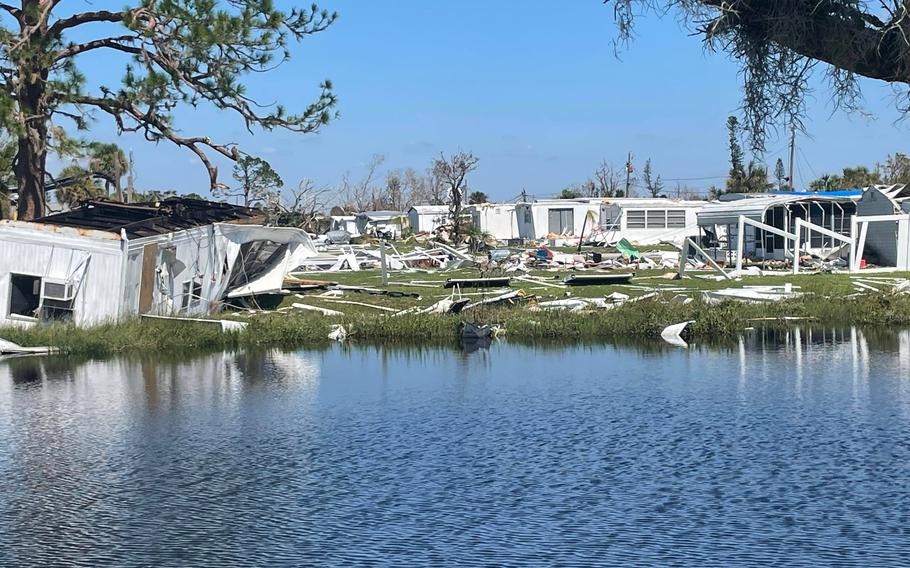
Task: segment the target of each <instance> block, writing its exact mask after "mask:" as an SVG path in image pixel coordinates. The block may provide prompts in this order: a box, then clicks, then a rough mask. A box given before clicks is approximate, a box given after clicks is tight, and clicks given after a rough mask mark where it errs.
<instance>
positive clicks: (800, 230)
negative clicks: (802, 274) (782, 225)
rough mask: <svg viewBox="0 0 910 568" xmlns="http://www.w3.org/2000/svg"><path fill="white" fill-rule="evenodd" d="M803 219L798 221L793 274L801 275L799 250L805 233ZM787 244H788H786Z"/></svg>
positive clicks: (794, 242)
mask: <svg viewBox="0 0 910 568" xmlns="http://www.w3.org/2000/svg"><path fill="white" fill-rule="evenodd" d="M801 223H802V219H797V220H796V238H795V239H793V274H799V249H800V247H801V245H800V238H801V237H802V233H803V226H802V224H801ZM784 244H786V243H784Z"/></svg>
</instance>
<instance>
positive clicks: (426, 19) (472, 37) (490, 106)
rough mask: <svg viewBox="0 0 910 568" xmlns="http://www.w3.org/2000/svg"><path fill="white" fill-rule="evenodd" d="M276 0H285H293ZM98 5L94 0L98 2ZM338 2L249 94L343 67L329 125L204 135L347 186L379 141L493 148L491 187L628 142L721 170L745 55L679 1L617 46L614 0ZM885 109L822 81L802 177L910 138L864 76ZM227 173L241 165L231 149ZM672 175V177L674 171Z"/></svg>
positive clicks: (173, 171)
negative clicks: (733, 54) (731, 51)
mask: <svg viewBox="0 0 910 568" xmlns="http://www.w3.org/2000/svg"><path fill="white" fill-rule="evenodd" d="M279 4H284V3H283V2H279ZM93 6H95V7H98V5H97V3H93ZM321 6H323V7H325V8H328V9H330V10H336V11H337V12H338V13H339V19H338V21H337V23H336V24H335V25H334V26H332V27H331V28H330V29H329V30H328V31H326V32H324V33H322V34H319V35H317V36H313V37H310V38H307V39H305V40H304V41H303V42H301V43H299V44H295V45H294V46H293V47H292V54H293V59H292V60H291V61H290V62H289V63H287V64H285V65H284V66H282V67H281V68H279V70H277V71H275V72H272V73H270V74H266V75H257V76H254V77H251V78H250V79H249V81H248V85H249V87H250V92H251V93H253V94H255V95H257V96H259V98H260V99H261V100H263V101H274V100H280V101H281V102H282V103H284V104H285V105H286V106H287V107H288V108H289V109H290V110H295V109H302V108H303V107H304V106H305V105H306V104H307V103H308V102H309V101H310V100H312V98H313V97H314V96H315V94H316V92H317V87H318V84H319V81H320V80H322V79H325V78H328V79H331V80H332V81H333V83H334V85H335V90H336V93H337V95H338V97H339V106H338V110H339V112H340V113H341V117H340V118H339V119H338V120H337V121H335V122H333V123H331V124H329V125H328V126H327V127H325V128H324V129H323V130H322V131H320V132H319V133H318V134H314V135H294V134H290V133H287V132H280V131H275V132H270V133H257V134H256V135H254V136H251V135H249V134H247V133H245V131H244V130H243V125H242V123H241V121H240V120H239V119H238V118H237V117H235V116H233V115H232V114H229V113H224V112H217V111H214V110H212V109H194V110H182V111H180V112H179V113H178V121H177V124H178V126H179V127H180V128H181V130H182V131H183V132H184V133H186V134H188V135H190V134H192V135H197V134H205V135H208V136H210V137H212V138H213V139H216V140H220V141H231V142H239V143H241V147H242V148H243V149H244V150H245V151H247V152H250V153H252V154H257V155H261V156H262V157H264V158H266V159H268V160H269V161H270V162H271V163H272V164H273V166H274V167H275V169H276V170H278V172H279V173H280V174H281V175H282V177H283V178H284V180H285V182H286V183H287V184H288V185H291V184H293V185H296V184H297V182H298V181H299V180H300V179H301V178H310V179H312V180H314V181H315V182H316V183H317V184H319V185H331V184H336V183H338V182H339V181H340V180H341V177H342V176H343V175H344V174H345V172H350V173H351V175H352V176H354V177H356V176H358V175H362V173H363V170H364V166H365V164H366V163H367V162H368V161H369V160H370V157H371V156H372V155H373V154H383V155H385V157H386V161H385V164H384V168H386V169H389V168H392V169H394V168H404V167H409V166H410V167H415V168H417V169H419V170H423V169H424V168H425V167H426V166H427V165H428V164H429V163H430V161H431V160H432V159H433V158H434V157H435V156H437V155H438V154H439V152H440V151H444V152H446V153H449V152H453V151H456V150H458V149H464V150H470V151H472V152H474V154H475V155H477V156H478V157H479V158H480V162H479V165H478V168H477V170H476V172H475V173H474V174H472V177H471V178H470V183H471V185H472V187H473V189H476V190H482V191H484V192H486V193H487V194H488V195H490V196H491V197H493V198H494V199H500V200H507V199H511V198H513V197H515V196H516V195H517V194H519V193H520V192H521V191H522V190H523V189H525V190H527V191H528V192H529V193H530V194H532V195H538V196H546V195H550V194H553V193H556V192H558V191H559V190H560V189H561V188H563V187H565V186H567V185H569V184H571V183H575V182H580V181H583V180H584V179H585V178H586V177H587V176H588V175H589V174H590V173H591V172H592V171H593V169H594V168H595V167H596V166H597V164H598V163H599V162H600V161H601V159H606V160H607V161H608V162H612V163H613V164H615V165H616V166H621V165H622V163H623V162H624V160H625V155H626V153H627V152H628V151H632V152H633V154H634V155H635V156H636V159H635V161H636V163H637V166H638V168H639V170H640V169H641V167H642V166H643V164H644V160H645V159H646V158H648V157H650V158H651V159H652V162H653V166H654V170H655V173H659V174H661V175H662V176H663V177H664V178H665V179H670V180H672V179H677V178H712V177H718V178H721V179H705V180H692V181H686V182H684V183H686V184H688V185H689V186H691V187H692V188H695V189H704V188H706V187H707V186H708V185H710V184H711V183H717V184H718V185H720V184H722V183H723V179H722V177H723V176H724V174H725V172H726V170H727V167H728V166H727V148H726V131H725V121H726V117H727V116H728V115H729V114H732V113H736V112H737V108H738V106H739V104H740V84H741V82H740V78H739V76H738V66H737V65H736V63H735V62H731V61H730V60H729V59H728V58H727V57H726V56H724V55H723V54H713V53H706V52H705V50H704V48H703V46H702V43H701V42H700V40H699V39H698V38H696V37H691V36H690V35H689V33H688V32H687V31H686V30H685V29H683V28H682V27H681V25H680V24H679V22H678V21H677V20H676V19H675V17H673V16H672V15H671V16H667V17H664V18H657V17H655V16H648V17H645V18H642V19H641V20H640V21H639V26H638V37H637V38H636V40H635V41H634V43H633V44H631V45H630V46H629V47H628V48H625V49H623V50H622V51H621V52H620V54H619V57H617V56H616V55H615V54H614V44H613V41H614V39H615V37H616V34H615V28H614V27H613V21H612V11H611V8H610V6H608V5H606V6H605V5H604V4H603V3H602V2H601V1H600V0H585V1H582V0H577V1H573V2H566V3H553V2H538V1H525V2H521V3H519V2H502V1H494V2H489V1H487V2H483V1H468V0H465V1H459V2H454V1H433V2H428V1H426V0H424V1H410V0H400V1H394V2H390V1H380V0H375V1H369V2H367V1H363V0H360V1H357V0H335V1H331V2H329V1H326V2H323V3H322V4H321ZM118 61H119V60H118V58H117V57H115V56H107V55H101V56H98V55H92V56H86V57H85V58H84V59H83V62H82V68H83V70H84V71H85V73H86V75H87V76H88V77H89V80H90V84H91V83H95V84H97V83H99V82H103V83H105V84H109V85H115V84H116V83H117V82H118V81H119V77H120V73H119V72H116V73H111V70H112V69H119V68H120V65H119V64H118ZM864 88H865V92H866V106H867V110H868V111H869V112H871V113H872V114H874V115H875V118H874V119H869V118H866V117H861V116H856V115H853V116H851V115H846V114H844V113H842V112H837V113H834V114H832V106H831V104H830V95H829V93H828V92H827V91H826V89H825V87H824V85H822V84H819V85H818V89H817V91H816V92H815V94H814V96H813V98H812V100H811V101H810V104H809V107H810V115H809V117H808V120H807V126H808V128H809V134H810V135H811V138H807V137H805V136H803V137H800V138H799V140H798V148H799V152H798V160H797V175H796V181H797V184H798V185H801V184H803V183H808V182H809V181H810V180H811V179H813V178H814V177H816V176H817V175H820V174H822V173H824V172H827V171H836V170H839V169H840V168H841V167H843V166H845V165H857V164H868V165H874V163H875V162H877V161H881V160H883V159H884V157H885V156H886V155H887V154H888V153H891V152H895V151H903V152H908V150H910V149H908V148H907V145H906V144H905V143H904V140H905V139H906V138H907V135H908V132H910V130H908V129H910V125H908V123H901V122H896V121H897V119H898V118H899V116H898V113H897V111H896V110H895V109H894V104H893V97H894V95H893V93H892V91H891V89H890V87H888V86H887V85H882V84H876V83H874V82H869V83H865V84H864ZM91 136H92V137H93V138H96V139H102V140H116V141H118V142H119V143H120V144H121V145H122V146H123V147H125V148H132V149H133V150H134V154H135V157H136V171H137V185H138V186H139V187H140V188H174V189H178V190H179V191H183V192H188V191H197V192H204V191H205V190H206V189H207V187H208V182H207V176H206V174H205V171H204V170H203V168H202V166H201V165H199V164H198V162H196V160H195V158H194V156H193V155H192V154H191V153H189V152H188V151H186V150H181V149H177V148H174V147H172V146H168V145H166V144H164V143H162V144H160V145H158V146H154V145H150V144H148V143H145V142H143V141H142V140H140V139H138V138H136V137H129V136H125V137H122V138H120V139H119V140H117V138H116V136H115V135H114V134H113V131H112V129H111V126H110V124H109V123H108V122H106V121H104V120H99V121H98V122H96V124H95V125H94V127H93V131H92V133H91ZM768 150H769V152H768V153H767V154H766V156H765V161H766V162H767V163H769V164H771V165H773V163H774V160H775V159H776V158H777V157H783V158H784V159H785V160H786V141H784V140H771V141H769V143H768ZM219 163H220V167H221V178H222V180H223V181H225V182H230V181H231V180H230V163H229V162H226V161H223V162H219ZM667 185H669V186H672V185H674V182H668V184H667Z"/></svg>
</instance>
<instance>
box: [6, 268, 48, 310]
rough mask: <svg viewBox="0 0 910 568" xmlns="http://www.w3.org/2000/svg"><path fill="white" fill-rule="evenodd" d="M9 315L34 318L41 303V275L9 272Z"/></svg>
mask: <svg viewBox="0 0 910 568" xmlns="http://www.w3.org/2000/svg"><path fill="white" fill-rule="evenodd" d="M9 283H10V297H9V313H10V315H17V316H24V317H28V318H34V317H36V316H37V315H38V306H40V305H41V277H40V276H27V275H25V274H10V275H9Z"/></svg>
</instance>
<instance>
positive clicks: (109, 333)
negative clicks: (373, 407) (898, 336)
mask: <svg viewBox="0 0 910 568" xmlns="http://www.w3.org/2000/svg"><path fill="white" fill-rule="evenodd" d="M372 276H375V275H372ZM372 276H371V275H369V274H359V275H358V276H356V277H351V278H349V280H348V283H353V282H351V280H353V279H354V278H359V279H366V278H372ZM775 278H777V277H771V278H768V277H763V278H755V279H748V278H747V279H744V281H743V282H738V283H736V284H735V285H737V286H743V285H755V284H771V283H776V282H775V281H774V279H775ZM781 279H782V280H786V281H788V282H791V283H793V284H794V285H796V286H800V288H801V289H802V290H803V291H804V292H806V293H805V294H804V295H803V296H801V297H799V298H794V299H790V300H786V301H782V302H776V303H766V304H744V303H738V302H724V303H720V304H710V303H707V302H704V301H702V300H701V299H700V297H699V296H698V295H697V294H691V297H693V301H692V302H690V303H685V304H684V303H681V302H679V301H677V300H674V299H673V298H674V297H677V296H678V295H679V292H678V291H675V290H673V291H668V292H662V293H661V294H660V295H659V296H657V297H653V298H649V299H644V300H641V301H638V302H632V303H627V304H624V305H621V306H618V307H615V308H614V309H612V310H605V311H603V310H601V311H592V312H543V311H537V312H535V311H531V310H529V309H527V308H526V307H516V308H489V309H485V310H477V311H475V312H470V313H469V314H467V315H462V316H456V315H421V316H398V317H389V315H388V314H387V313H385V312H377V311H375V310H373V309H370V308H364V307H359V306H354V305H339V304H337V303H334V304H333V303H331V302H328V301H326V300H325V299H319V298H316V297H315V296H313V297H309V296H305V297H304V298H303V299H304V300H306V303H308V304H312V305H324V306H326V307H331V308H332V309H336V310H344V315H342V316H335V317H329V316H323V315H320V314H315V313H313V312H302V311H296V310H288V311H285V312H279V313H260V314H243V313H236V314H232V315H229V316H227V317H231V318H232V319H240V320H243V321H246V322H248V325H247V326H246V328H245V329H244V330H243V331H240V332H236V333H223V332H222V331H221V329H220V327H219V326H217V325H212V324H210V323H208V324H207V323H197V322H176V321H162V320H131V321H126V322H122V323H117V324H108V325H101V326H97V327H93V328H88V329H79V328H75V327H72V326H65V325H48V326H38V327H33V328H27V329H21V328H10V329H2V330H0V337H2V338H4V339H7V340H10V341H13V342H16V343H19V344H21V345H26V346H37V345H48V346H53V347H57V348H59V349H60V350H61V351H62V352H64V353H67V354H72V355H81V356H91V357H100V356H110V355H115V354H121V353H153V352H170V353H179V352H191V351H200V350H219V349H233V348H253V347H284V348H288V347H305V346H313V347H316V346H324V345H327V344H328V343H329V339H328V337H327V336H328V334H329V332H330V330H331V327H332V325H333V324H337V323H340V324H342V325H344V327H345V328H346V330H347V332H348V337H349V339H350V341H353V342H358V343H366V344H422V345H427V344H429V345H433V344H437V345H439V344H450V345H451V344H454V343H455V342H456V341H457V330H458V324H459V322H461V321H462V320H463V319H468V320H469V321H476V322H479V323H491V324H498V325H500V326H502V329H503V330H504V337H505V338H506V339H507V340H508V341H512V342H518V343H534V342H539V341H554V340H556V341H571V342H598V341H611V340H618V339H630V338H642V339H644V338H658V337H659V335H660V332H661V330H662V329H663V328H664V327H666V326H667V325H670V324H673V323H678V322H681V321H694V322H695V323H693V324H692V325H691V326H690V327H689V330H688V331H687V333H689V334H690V337H692V338H695V339H703V340H711V339H716V338H723V337H731V336H736V334H738V333H740V332H741V331H743V330H744V329H747V328H750V327H758V326H786V325H793V321H792V320H788V319H787V318H809V319H808V320H806V319H803V320H800V321H802V322H804V323H805V322H806V321H810V322H811V323H812V324H816V325H824V326H849V325H856V326H860V327H891V328H894V327H900V326H908V325H910V295H905V294H888V293H882V294H878V293H870V294H865V295H860V296H855V297H853V298H845V297H844V296H845V295H846V294H845V293H844V292H847V293H849V292H850V291H852V287H851V284H850V280H849V278H848V277H846V276H841V275H836V276H834V275H816V276H801V277H798V278H792V277H781ZM672 284H674V285H675V286H674V288H679V287H684V286H687V285H688V286H691V287H692V290H693V292H694V291H696V290H698V289H703V288H705V287H708V288H713V287H717V286H715V284H716V283H714V282H710V281H699V282H695V283H693V281H690V280H683V281H674V282H672ZM725 285H729V284H725ZM593 288H602V289H600V290H594V289H593ZM603 288H608V290H609V291H612V290H616V289H617V287H612V286H611V287H584V288H579V289H577V290H576V289H573V290H572V293H573V294H575V295H576V296H579V295H582V294H584V295H588V296H591V295H600V296H603V295H604V294H605V293H609V291H608V290H605V289H603ZM426 290H431V289H429V288H427V289H426ZM408 291H414V289H413V288H411V289H409V290H408ZM628 291H629V292H642V291H640V290H628ZM552 292H554V294H552V295H553V296H559V295H561V294H564V292H562V291H561V290H556V289H554V290H552ZM421 293H423V290H421ZM447 293H448V292H447V291H446V292H442V291H439V292H435V293H434V294H433V295H431V296H430V297H427V295H426V294H424V298H422V300H421V301H420V302H416V303H417V304H419V305H429V304H430V303H432V302H433V301H436V294H438V295H439V296H440V297H442V296H445V295H446V294H447ZM624 293H625V292H624ZM355 296H357V297H355V298H352V299H353V300H356V301H360V302H362V303H371V304H373V305H386V306H394V307H407V305H414V304H415V300H413V299H408V298H388V297H385V296H379V297H373V296H364V297H360V296H361V295H360V294H357V295H355ZM290 301H291V300H289V302H290ZM296 301H302V299H301V298H296Z"/></svg>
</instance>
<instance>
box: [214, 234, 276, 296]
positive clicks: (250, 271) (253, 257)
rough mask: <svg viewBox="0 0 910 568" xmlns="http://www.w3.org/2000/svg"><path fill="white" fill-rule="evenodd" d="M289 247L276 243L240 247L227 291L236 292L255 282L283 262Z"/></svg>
mask: <svg viewBox="0 0 910 568" xmlns="http://www.w3.org/2000/svg"><path fill="white" fill-rule="evenodd" d="M287 250H288V245H287V244H284V243H276V242H274V241H251V242H248V243H243V244H242V245H241V246H240V253H239V254H238V255H237V260H236V261H235V262H234V269H233V271H232V272H231V278H230V280H228V285H227V289H228V290H234V289H236V288H239V287H241V286H246V285H247V284H249V283H250V282H253V281H254V280H256V279H257V278H259V277H260V276H262V275H263V274H265V273H266V272H268V271H269V270H271V269H272V268H274V267H275V266H277V265H278V263H280V262H283V261H284V258H285V254H286V253H287Z"/></svg>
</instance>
